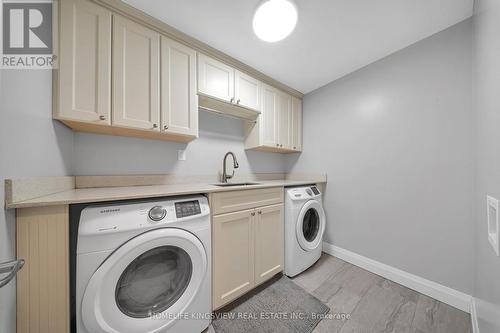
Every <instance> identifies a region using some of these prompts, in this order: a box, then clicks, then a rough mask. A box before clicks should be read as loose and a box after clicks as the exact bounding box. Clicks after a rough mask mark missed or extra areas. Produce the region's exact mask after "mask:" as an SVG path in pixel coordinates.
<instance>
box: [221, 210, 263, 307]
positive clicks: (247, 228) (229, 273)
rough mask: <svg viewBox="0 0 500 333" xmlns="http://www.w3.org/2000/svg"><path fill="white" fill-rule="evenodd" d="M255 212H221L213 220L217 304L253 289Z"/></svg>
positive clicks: (225, 302) (227, 301)
mask: <svg viewBox="0 0 500 333" xmlns="http://www.w3.org/2000/svg"><path fill="white" fill-rule="evenodd" d="M254 219H255V211H254V210H244V211H240V212H236V213H229V214H223V215H217V216H214V217H213V220H212V228H213V235H212V258H213V259H212V260H213V307H214V309H217V308H220V307H221V306H223V305H224V304H227V303H229V302H230V301H232V300H234V299H236V298H238V297H239V296H241V295H243V294H244V293H246V292H247V291H249V290H250V289H252V288H253V286H254V285H255V281H254V230H253V228H254V223H253V221H254Z"/></svg>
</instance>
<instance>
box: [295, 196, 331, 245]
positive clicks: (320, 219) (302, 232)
mask: <svg viewBox="0 0 500 333" xmlns="http://www.w3.org/2000/svg"><path fill="white" fill-rule="evenodd" d="M324 231H325V211H324V210H323V207H321V205H320V203H319V202H318V201H316V200H309V201H308V202H306V203H305V204H304V206H302V209H301V210H300V213H299V217H298V219H297V230H296V234H297V241H298V243H299V245H300V247H301V248H302V249H303V250H304V251H312V250H315V249H317V248H318V246H321V241H322V239H323V233H324Z"/></svg>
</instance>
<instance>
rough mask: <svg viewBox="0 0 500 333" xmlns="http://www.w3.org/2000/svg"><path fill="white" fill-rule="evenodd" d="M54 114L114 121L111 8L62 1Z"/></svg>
mask: <svg viewBox="0 0 500 333" xmlns="http://www.w3.org/2000/svg"><path fill="white" fill-rule="evenodd" d="M60 11H61V15H60V25H61V27H60V42H59V71H58V74H59V75H58V76H57V78H56V76H55V80H57V81H56V82H57V85H56V87H58V90H56V91H54V117H55V118H57V119H70V120H78V121H82V122H93V123H96V124H103V125H106V124H108V125H109V124H110V121H111V117H110V115H111V12H110V11H108V10H107V9H104V8H103V7H100V6H98V5H96V4H94V3H92V2H89V1H86V0H68V1H61V4H60Z"/></svg>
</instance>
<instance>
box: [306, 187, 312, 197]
mask: <svg viewBox="0 0 500 333" xmlns="http://www.w3.org/2000/svg"><path fill="white" fill-rule="evenodd" d="M306 193H307V194H309V195H310V196H311V197H312V195H313V193H312V191H311V190H310V189H306Z"/></svg>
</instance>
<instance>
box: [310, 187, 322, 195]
mask: <svg viewBox="0 0 500 333" xmlns="http://www.w3.org/2000/svg"><path fill="white" fill-rule="evenodd" d="M311 190H312V192H313V193H314V195H320V192H319V190H318V188H317V187H316V186H312V187H311Z"/></svg>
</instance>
